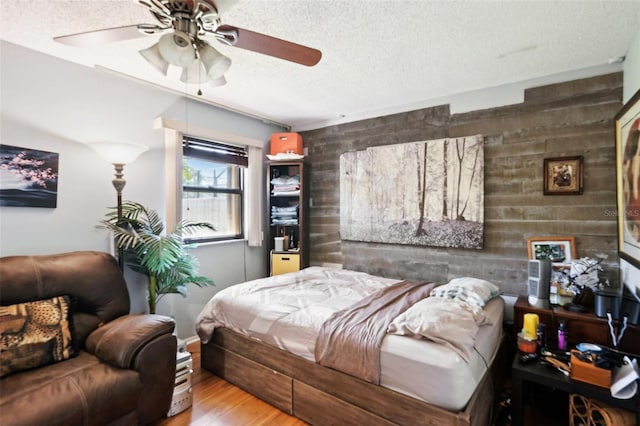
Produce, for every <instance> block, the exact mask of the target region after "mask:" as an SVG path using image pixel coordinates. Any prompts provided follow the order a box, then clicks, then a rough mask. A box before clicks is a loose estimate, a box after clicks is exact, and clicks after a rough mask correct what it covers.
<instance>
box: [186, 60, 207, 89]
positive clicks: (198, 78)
mask: <svg viewBox="0 0 640 426" xmlns="http://www.w3.org/2000/svg"><path fill="white" fill-rule="evenodd" d="M180 81H181V82H183V83H187V84H200V83H206V82H207V81H209V76H208V75H207V71H206V70H205V69H204V65H202V61H201V60H200V59H196V60H195V61H193V62H191V65H189V66H188V67H184V68H182V74H180Z"/></svg>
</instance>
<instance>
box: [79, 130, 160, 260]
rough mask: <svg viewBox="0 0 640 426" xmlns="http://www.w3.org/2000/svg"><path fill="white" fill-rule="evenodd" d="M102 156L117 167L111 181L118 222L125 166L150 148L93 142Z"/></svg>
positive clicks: (133, 144) (92, 146) (132, 144)
mask: <svg viewBox="0 0 640 426" xmlns="http://www.w3.org/2000/svg"><path fill="white" fill-rule="evenodd" d="M89 145H90V146H91V148H93V149H94V150H95V151H96V152H97V153H98V154H99V155H100V156H101V157H102V158H104V159H105V160H106V161H108V162H109V163H111V164H113V167H114V169H115V178H114V179H113V180H112V181H111V183H113V187H114V188H115V189H116V193H117V197H118V198H117V202H118V204H117V209H118V216H117V219H118V220H117V223H118V224H120V221H121V220H122V190H123V189H124V186H125V184H126V183H127V181H126V180H124V174H123V173H122V171H123V170H124V166H125V165H126V164H129V163H131V162H133V161H135V160H136V159H137V158H138V156H139V155H140V154H142V153H143V152H145V151H147V150H148V149H149V147H148V146H145V145H141V144H138V143H134V142H93V143H90V144H89ZM122 257H123V256H122V251H121V250H120V251H119V252H118V262H119V264H120V268H122V267H123V261H122Z"/></svg>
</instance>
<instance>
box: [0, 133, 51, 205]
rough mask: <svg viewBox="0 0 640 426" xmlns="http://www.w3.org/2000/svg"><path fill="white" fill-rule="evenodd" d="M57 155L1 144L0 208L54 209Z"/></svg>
mask: <svg viewBox="0 0 640 426" xmlns="http://www.w3.org/2000/svg"><path fill="white" fill-rule="evenodd" d="M57 199H58V154H57V153H54V152H48V151H38V150H35V149H30V148H21V147H17V146H11V145H0V206H6V207H45V208H55V207H56V205H57Z"/></svg>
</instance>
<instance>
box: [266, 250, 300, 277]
mask: <svg viewBox="0 0 640 426" xmlns="http://www.w3.org/2000/svg"><path fill="white" fill-rule="evenodd" d="M299 270H300V253H294V252H279V253H275V252H274V253H272V254H271V275H280V274H286V273H287V272H295V271H299Z"/></svg>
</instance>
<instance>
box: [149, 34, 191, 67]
mask: <svg viewBox="0 0 640 426" xmlns="http://www.w3.org/2000/svg"><path fill="white" fill-rule="evenodd" d="M158 50H159V52H160V54H161V55H162V57H163V58H164V59H165V60H166V61H167V62H169V63H170V64H172V65H176V66H179V67H187V66H189V65H190V64H191V62H193V60H194V59H195V58H196V51H195V49H194V47H193V43H192V42H191V39H190V38H189V36H188V35H187V34H185V33H183V32H182V31H174V32H172V33H168V34H165V35H163V36H162V37H160V41H159V42H158Z"/></svg>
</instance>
